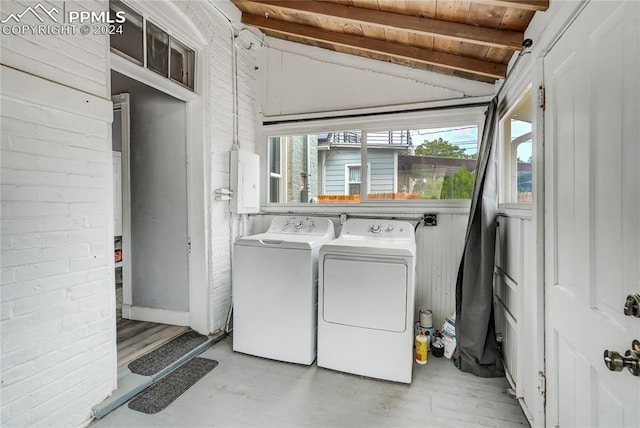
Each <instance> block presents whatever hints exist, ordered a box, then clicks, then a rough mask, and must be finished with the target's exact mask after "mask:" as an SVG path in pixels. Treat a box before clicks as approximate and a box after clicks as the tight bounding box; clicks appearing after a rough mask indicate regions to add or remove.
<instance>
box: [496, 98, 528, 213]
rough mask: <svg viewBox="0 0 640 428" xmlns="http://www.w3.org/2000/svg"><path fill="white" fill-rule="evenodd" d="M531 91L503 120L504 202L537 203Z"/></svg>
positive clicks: (502, 197) (502, 199)
mask: <svg viewBox="0 0 640 428" xmlns="http://www.w3.org/2000/svg"><path fill="white" fill-rule="evenodd" d="M531 102H532V100H531V90H530V89H529V90H528V91H527V92H526V94H525V95H524V96H523V97H522V98H521V99H520V101H518V103H517V104H516V106H515V107H514V108H513V110H512V111H511V112H510V113H509V114H507V115H506V116H505V118H504V119H503V120H502V126H501V130H502V151H503V155H502V161H503V162H502V165H503V166H502V180H501V181H502V196H501V202H503V203H511V204H530V203H532V202H533V140H532V130H533V128H532V111H533V110H532V108H531Z"/></svg>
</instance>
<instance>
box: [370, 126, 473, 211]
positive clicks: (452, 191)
mask: <svg viewBox="0 0 640 428" xmlns="http://www.w3.org/2000/svg"><path fill="white" fill-rule="evenodd" d="M477 150H478V127H477V126H476V125H461V126H455V127H448V128H435V129H423V128H422V129H406V130H394V131H379V132H370V133H368V134H367V162H368V163H369V176H370V185H369V187H370V188H369V192H368V193H367V198H368V199H372V200H380V199H470V198H471V196H472V194H473V184H474V180H475V169H476V158H477Z"/></svg>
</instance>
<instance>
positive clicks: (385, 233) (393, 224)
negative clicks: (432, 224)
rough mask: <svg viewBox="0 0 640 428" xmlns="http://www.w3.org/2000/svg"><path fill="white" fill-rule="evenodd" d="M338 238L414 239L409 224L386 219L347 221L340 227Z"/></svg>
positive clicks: (411, 227)
mask: <svg viewBox="0 0 640 428" xmlns="http://www.w3.org/2000/svg"><path fill="white" fill-rule="evenodd" d="M340 236H363V237H376V236H379V237H381V238H390V239H411V240H413V239H414V233H413V226H411V223H408V222H406V221H400V220H388V219H349V220H347V222H346V223H345V224H344V225H343V226H342V231H341V232H340Z"/></svg>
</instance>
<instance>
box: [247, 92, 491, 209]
mask: <svg viewBox="0 0 640 428" xmlns="http://www.w3.org/2000/svg"><path fill="white" fill-rule="evenodd" d="M486 101H487V99H486V97H482V98H478V99H476V100H475V102H478V103H479V102H486ZM458 102H459V103H460V108H450V109H448V108H447V109H442V110H432V111H420V112H406V113H388V114H376V115H372V116H362V117H357V118H353V117H351V118H349V117H346V118H331V119H320V118H314V119H313V120H303V121H301V122H295V123H277V124H268V125H263V126H262V127H261V129H260V131H259V133H258V141H259V142H262V143H259V144H258V153H259V154H260V155H261V157H262V168H263V171H266V172H265V173H264V174H263V176H265V177H268V173H269V148H268V146H269V145H268V139H269V137H271V136H284V135H302V134H308V133H316V132H331V131H336V130H347V129H358V130H361V131H362V132H363V133H366V132H376V131H379V130H403V129H409V128H445V127H454V126H459V125H461V124H465V125H477V126H478V133H479V135H478V143H480V133H481V131H482V125H483V123H484V113H485V111H486V107H485V106H473V107H465V106H464V104H462V102H463V101H462V100H458ZM464 102H466V103H468V104H473V102H474V99H465V101H464ZM434 105H436V106H440V103H434ZM404 108H411V106H410V105H409V106H397V109H400V110H401V109H404ZM351 113H352V114H353V113H355V111H353V112H351ZM277 119H278V118H273V117H271V118H263V121H264V122H268V121H275V120H277ZM286 119H287V120H289V119H292V117H289V116H288V117H287V118H286ZM368 164H369V163H368V162H367V166H369V165H368ZM367 170H368V171H367V182H368V183H369V182H370V179H369V170H370V168H367ZM261 181H262V185H261V186H262V187H261V211H262V212H264V213H276V214H278V213H309V212H310V211H313V212H314V213H318V214H321V213H322V214H334V213H344V212H349V213H362V214H370V213H378V214H381V215H382V214H394V213H395V214H397V213H398V212H399V211H402V212H406V213H411V214H418V213H424V212H425V210H429V212H433V213H443V214H444V213H454V214H467V213H468V211H469V207H470V206H471V201H470V200H455V199H451V200H405V201H398V200H390V201H385V200H375V201H370V200H366V199H364V200H362V201H360V202H359V203H346V204H337V203H336V204H333V203H332V204H311V203H307V204H305V203H271V202H268V187H267V185H266V184H265V182H266V181H267V180H261ZM323 185H324V180H323ZM367 186H369V184H367Z"/></svg>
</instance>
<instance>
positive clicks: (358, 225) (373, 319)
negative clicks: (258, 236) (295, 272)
mask: <svg viewBox="0 0 640 428" xmlns="http://www.w3.org/2000/svg"><path fill="white" fill-rule="evenodd" d="M415 255H416V244H415V236H414V229H413V226H412V225H411V224H410V223H407V222H404V221H395V220H362V219H353V220H348V221H347V222H346V223H345V224H344V225H343V227H342V231H341V233H340V237H339V238H338V239H336V240H334V241H332V242H330V243H328V244H325V245H324V246H323V247H322V248H321V249H320V256H319V257H320V259H319V270H320V273H319V286H318V366H319V367H325V368H329V369H333V370H339V371H342V372H347V373H353V374H357V375H362V376H369V377H373V378H379V379H386V380H391V381H396V382H404V383H411V379H412V370H413V359H414V358H413V318H414V302H415V290H416V287H415Z"/></svg>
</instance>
